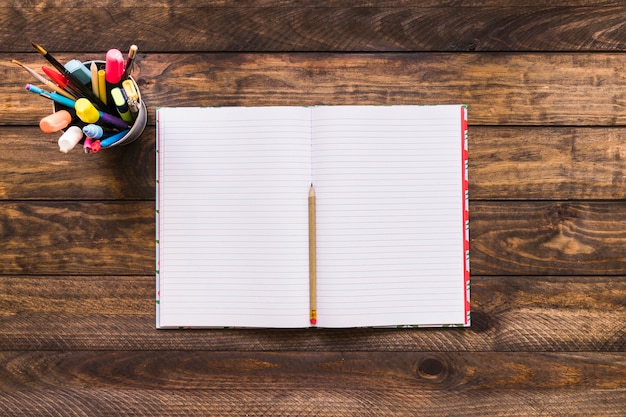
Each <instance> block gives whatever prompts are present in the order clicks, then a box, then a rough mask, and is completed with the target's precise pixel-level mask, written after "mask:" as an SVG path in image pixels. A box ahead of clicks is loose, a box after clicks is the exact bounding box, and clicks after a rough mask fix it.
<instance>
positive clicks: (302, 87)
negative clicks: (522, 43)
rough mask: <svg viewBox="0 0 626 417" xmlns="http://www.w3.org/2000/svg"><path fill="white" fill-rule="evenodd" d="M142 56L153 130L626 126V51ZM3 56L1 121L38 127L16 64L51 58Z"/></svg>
mask: <svg viewBox="0 0 626 417" xmlns="http://www.w3.org/2000/svg"><path fill="white" fill-rule="evenodd" d="M3 55H4V54H3ZM139 55H140V57H139V58H138V60H137V64H136V73H135V74H134V75H135V76H136V78H137V81H138V84H139V86H140V88H141V93H142V97H143V98H144V100H145V102H146V103H147V105H148V112H149V115H150V119H149V123H150V124H154V109H155V108H156V107H165V106H268V105H296V106H297V105H319V104H327V105H339V104H377V105H390V104H450V103H463V104H467V105H469V122H470V125H502V126H511V125H524V126H535V125H542V126H546V125H554V126H558V125H567V126H599V125H600V126H616V125H624V124H626V111H625V107H626V89H624V86H626V75H625V74H624V72H623V71H621V70H619V69H621V68H624V67H626V56H624V55H620V54H585V53H580V54H570V53H558V54H509V53H502V54H471V53H466V54H464V53H441V54H437V53H424V54H422V53H402V54H394V53H381V54H336V53H335V54H330V53H312V54H286V53H276V54H238V53H235V54H200V53H197V54H176V55H167V54H139ZM4 56H5V57H6V59H0V72H1V73H5V74H6V77H5V79H4V82H3V83H2V84H1V85H0V96H1V97H3V106H0V114H1V115H2V119H0V123H1V124H5V125H16V124H17V125H36V124H38V123H39V120H40V119H41V117H43V116H42V115H46V114H48V113H49V112H50V103H49V102H48V100H46V99H43V98H41V97H38V96H36V95H35V94H32V93H28V92H26V91H24V89H23V87H22V85H23V84H25V83H26V82H30V81H31V80H30V78H29V77H30V76H29V75H28V74H27V73H26V72H25V71H23V70H22V69H20V68H19V67H18V66H16V65H15V64H11V63H10V59H12V58H16V59H18V60H20V61H21V62H23V63H24V64H26V65H29V66H33V67H35V66H37V65H42V64H45V61H43V59H42V58H41V57H39V56H36V55H33V54H30V55H8V54H7V55H4ZM76 57H77V56H76V55H65V54H62V55H60V56H59V59H63V60H66V59H67V60H69V59H71V58H76ZM81 57H84V58H83V59H95V58H98V57H99V58H100V59H101V58H102V56H101V55H95V54H81ZM157 80H167V81H166V82H157Z"/></svg>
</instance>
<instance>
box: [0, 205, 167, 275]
mask: <svg viewBox="0 0 626 417" xmlns="http://www.w3.org/2000/svg"><path fill="white" fill-rule="evenodd" d="M154 222H155V217H154V204H153V203H149V204H148V203H143V202H140V203H133V202H128V203H119V202H110V203H107V202H99V201H95V202H80V203H74V202H31V203H13V202H7V203H1V204H0V252H1V253H2V254H1V255H0V259H2V260H1V261H0V274H7V273H9V274H10V273H14V274H60V275H65V274H84V273H85V272H86V271H90V272H91V273H92V274H98V275H101V274H102V273H103V272H106V274H113V275H132V274H135V275H136V274H149V273H151V272H153V271H154V270H155V267H154V265H155V263H154V248H155V239H154V236H155V225H154Z"/></svg>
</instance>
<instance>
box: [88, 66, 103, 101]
mask: <svg viewBox="0 0 626 417" xmlns="http://www.w3.org/2000/svg"><path fill="white" fill-rule="evenodd" d="M89 72H90V73H91V91H93V94H94V95H95V96H97V97H100V89H99V88H98V87H99V85H98V66H97V65H96V63H95V62H92V63H91V65H90V66H89ZM105 104H106V103H105Z"/></svg>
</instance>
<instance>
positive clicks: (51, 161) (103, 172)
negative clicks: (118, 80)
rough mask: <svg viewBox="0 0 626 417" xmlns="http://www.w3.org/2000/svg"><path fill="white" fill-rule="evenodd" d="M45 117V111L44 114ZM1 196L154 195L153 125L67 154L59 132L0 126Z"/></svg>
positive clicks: (116, 197) (82, 197)
mask: <svg viewBox="0 0 626 417" xmlns="http://www.w3.org/2000/svg"><path fill="white" fill-rule="evenodd" d="M42 116H43V114H42ZM0 136H1V137H2V141H0V172H2V173H3V175H2V179H0V200H25V199H26V200H148V199H154V196H155V181H156V179H155V177H156V158H155V130H154V128H153V127H151V128H149V129H147V130H146V131H145V132H144V134H143V135H142V136H141V137H140V138H139V139H137V140H136V141H135V142H133V143H131V144H129V145H127V146H126V145H125V146H115V147H112V148H109V149H106V150H102V151H101V152H99V153H97V154H93V153H92V154H89V155H86V154H85V153H84V152H83V151H82V149H81V148H80V146H78V147H77V148H75V149H74V150H73V151H71V152H69V153H67V154H64V153H62V152H60V151H59V146H58V145H57V140H58V138H59V136H61V134H60V133H58V134H45V133H42V132H41V131H40V130H39V128H37V127H1V126H0Z"/></svg>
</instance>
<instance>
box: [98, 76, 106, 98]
mask: <svg viewBox="0 0 626 417" xmlns="http://www.w3.org/2000/svg"><path fill="white" fill-rule="evenodd" d="M98 92H99V94H100V100H101V101H102V102H103V103H104V104H107V81H106V73H105V71H104V70H98Z"/></svg>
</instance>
